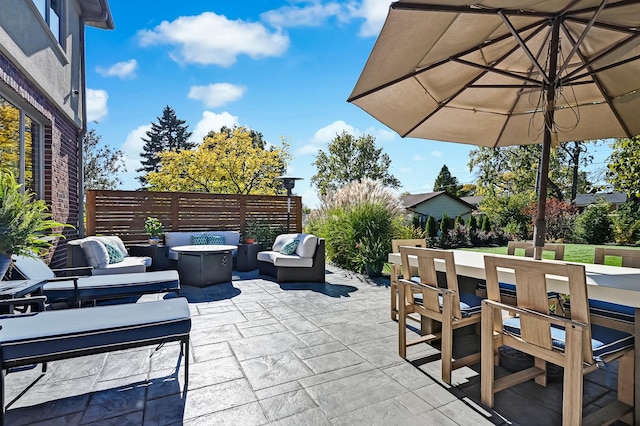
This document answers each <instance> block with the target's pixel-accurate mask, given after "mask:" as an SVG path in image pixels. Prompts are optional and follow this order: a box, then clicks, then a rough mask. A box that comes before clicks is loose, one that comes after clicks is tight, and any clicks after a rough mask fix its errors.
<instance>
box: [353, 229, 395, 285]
mask: <svg viewBox="0 0 640 426" xmlns="http://www.w3.org/2000/svg"><path fill="white" fill-rule="evenodd" d="M387 245H388V244H385V242H384V240H383V239H382V238H381V237H379V236H378V237H376V236H374V235H373V234H372V233H371V232H367V233H366V235H365V236H364V237H362V239H361V240H360V241H358V242H357V243H356V257H355V263H356V265H357V267H358V269H359V270H360V272H365V273H366V274H367V275H368V276H370V277H372V278H375V277H379V276H380V275H381V274H382V269H383V268H384V264H385V263H386V260H387V255H388V253H389V248H388V247H387Z"/></svg>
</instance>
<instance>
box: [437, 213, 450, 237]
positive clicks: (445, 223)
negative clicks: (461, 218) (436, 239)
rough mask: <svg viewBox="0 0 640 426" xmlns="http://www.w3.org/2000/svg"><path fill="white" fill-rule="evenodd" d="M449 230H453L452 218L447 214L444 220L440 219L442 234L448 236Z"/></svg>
mask: <svg viewBox="0 0 640 426" xmlns="http://www.w3.org/2000/svg"><path fill="white" fill-rule="evenodd" d="M449 229H452V226H451V218H450V217H449V215H448V214H446V213H445V214H443V215H442V219H440V234H446V233H447V231H449Z"/></svg>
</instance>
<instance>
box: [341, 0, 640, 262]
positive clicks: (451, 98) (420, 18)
mask: <svg viewBox="0 0 640 426" xmlns="http://www.w3.org/2000/svg"><path fill="white" fill-rule="evenodd" d="M638 28H640V2H638V1H628V0H618V1H613V0H612V1H608V2H607V1H606V0H605V1H603V0H542V1H541V0H486V1H465V0H450V1H447V0H439V1H428V0H407V1H398V2H395V3H392V4H391V8H390V11H389V15H388V17H387V20H386V22H385V24H384V27H383V28H382V31H381V33H380V36H379V37H378V40H377V41H376V44H375V46H374V48H373V51H372V52H371V55H370V56H369V59H368V61H367V64H366V65H365V68H364V70H363V71H362V74H361V75H360V78H359V79H358V82H357V84H356V86H355V88H354V89H353V92H352V93H351V95H350V97H349V99H348V101H349V102H352V103H354V104H356V105H357V106H359V107H360V108H362V109H364V110H365V111H367V112H368V113H369V114H371V115H372V116H373V117H375V118H376V119H378V120H380V121H381V122H382V123H384V124H386V125H387V126H388V127H390V128H392V129H393V130H395V131H396V132H398V134H400V136H402V137H415V138H424V139H431V140H440V141H447V142H459V143H467V144H473V145H480V146H487V147H494V148H495V147H500V146H508V145H523V144H533V143H543V156H542V161H541V175H542V176H544V177H545V178H544V179H541V181H540V188H539V191H540V192H539V198H538V215H537V217H536V231H535V233H534V240H535V243H536V246H538V247H541V246H542V245H544V234H545V233H544V205H545V202H546V186H547V185H546V182H547V179H546V176H547V174H548V160H549V149H550V146H551V144H552V140H553V141H554V142H556V141H558V142H565V141H574V140H585V139H601V138H610V137H632V136H634V135H638V134H640V114H638V111H640V61H639V60H638V59H639V58H640V30H639V29H638ZM537 254H538V253H536V257H537Z"/></svg>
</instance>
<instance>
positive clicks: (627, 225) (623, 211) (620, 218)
mask: <svg viewBox="0 0 640 426" xmlns="http://www.w3.org/2000/svg"><path fill="white" fill-rule="evenodd" d="M613 237H614V239H615V241H616V243H618V244H621V245H636V244H638V241H640V203H639V202H638V201H637V200H630V201H627V202H626V203H624V204H622V205H621V206H620V207H619V208H618V210H616V212H615V215H614V217H613Z"/></svg>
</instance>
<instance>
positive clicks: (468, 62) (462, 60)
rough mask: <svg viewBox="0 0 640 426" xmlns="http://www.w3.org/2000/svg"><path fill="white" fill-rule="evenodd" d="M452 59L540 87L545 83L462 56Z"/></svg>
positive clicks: (452, 60)
mask: <svg viewBox="0 0 640 426" xmlns="http://www.w3.org/2000/svg"><path fill="white" fill-rule="evenodd" d="M450 61H451V62H457V63H459V64H462V65H467V66H470V67H473V68H480V69H481V70H483V71H487V72H492V73H494V74H500V75H504V76H507V77H511V78H513V79H516V80H522V81H526V82H528V83H533V84H537V86H538V87H540V86H541V85H542V84H543V83H542V82H541V81H538V80H536V79H535V78H531V77H526V76H524V75H520V74H515V73H512V72H509V71H505V70H500V69H497V68H492V67H488V66H486V65H481V64H476V63H475V62H470V61H467V60H464V59H460V58H452V59H450Z"/></svg>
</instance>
